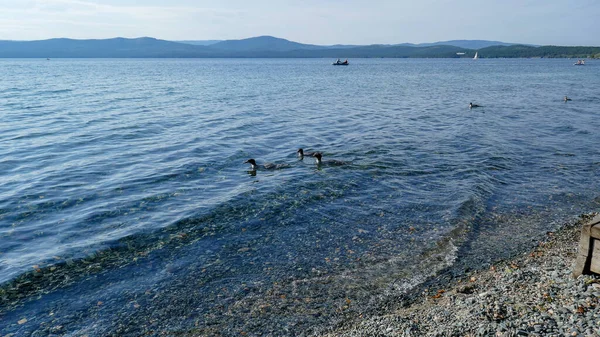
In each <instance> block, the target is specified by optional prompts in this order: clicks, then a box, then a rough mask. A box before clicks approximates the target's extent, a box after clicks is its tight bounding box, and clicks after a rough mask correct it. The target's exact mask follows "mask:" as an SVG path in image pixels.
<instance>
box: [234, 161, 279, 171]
mask: <svg viewBox="0 0 600 337" xmlns="http://www.w3.org/2000/svg"><path fill="white" fill-rule="evenodd" d="M244 164H250V171H256V170H257V169H264V170H279V169H282V168H286V167H289V165H288V164H273V163H264V164H262V165H258V164H257V163H256V160H254V159H253V158H250V159H248V160H246V161H245V162H244Z"/></svg>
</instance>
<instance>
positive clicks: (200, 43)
mask: <svg viewBox="0 0 600 337" xmlns="http://www.w3.org/2000/svg"><path fill="white" fill-rule="evenodd" d="M221 41H223V40H182V41H173V42H178V43H185V44H193V45H195V46H210V45H213V44H215V43H218V42H221Z"/></svg>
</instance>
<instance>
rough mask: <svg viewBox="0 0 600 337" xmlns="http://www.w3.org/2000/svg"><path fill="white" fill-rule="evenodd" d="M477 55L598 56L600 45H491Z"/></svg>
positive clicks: (495, 56)
mask: <svg viewBox="0 0 600 337" xmlns="http://www.w3.org/2000/svg"><path fill="white" fill-rule="evenodd" d="M479 55H480V56H481V57H486V58H498V57H509V58H513V57H547V58H563V57H576V58H586V57H594V58H600V47H561V46H542V47H532V46H523V45H516V46H492V47H487V48H483V49H480V50H479Z"/></svg>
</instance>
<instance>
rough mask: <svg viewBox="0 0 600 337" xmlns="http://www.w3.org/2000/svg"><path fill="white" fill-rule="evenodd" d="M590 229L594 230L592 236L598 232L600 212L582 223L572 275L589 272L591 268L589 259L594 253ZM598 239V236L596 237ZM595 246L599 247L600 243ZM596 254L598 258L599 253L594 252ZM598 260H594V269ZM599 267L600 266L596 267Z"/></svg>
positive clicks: (576, 275) (599, 228) (599, 256)
mask: <svg viewBox="0 0 600 337" xmlns="http://www.w3.org/2000/svg"><path fill="white" fill-rule="evenodd" d="M592 230H593V232H594V236H596V235H597V234H598V232H597V231H598V230H600V214H598V215H596V216H595V217H594V218H593V219H592V220H591V221H589V222H588V223H586V224H584V225H583V227H582V228H581V239H580V240H579V252H578V254H577V260H576V261H575V268H573V276H574V277H578V276H579V275H581V274H589V273H590V271H591V269H590V265H591V262H592V261H591V260H592V256H593V253H594V246H593V241H594V236H593V235H592ZM598 239H600V237H598ZM596 247H598V248H600V243H599V244H596ZM596 256H598V258H599V259H600V253H596ZM597 263H598V262H596V261H595V262H594V264H595V267H594V269H596V266H597ZM598 269H600V267H598ZM596 273H600V271H596Z"/></svg>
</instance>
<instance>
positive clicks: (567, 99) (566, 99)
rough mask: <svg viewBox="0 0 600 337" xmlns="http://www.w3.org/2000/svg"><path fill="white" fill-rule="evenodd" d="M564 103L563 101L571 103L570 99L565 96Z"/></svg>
mask: <svg viewBox="0 0 600 337" xmlns="http://www.w3.org/2000/svg"><path fill="white" fill-rule="evenodd" d="M564 101H565V102H567V101H572V99H570V98H569V97H567V96H565V99H564Z"/></svg>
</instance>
